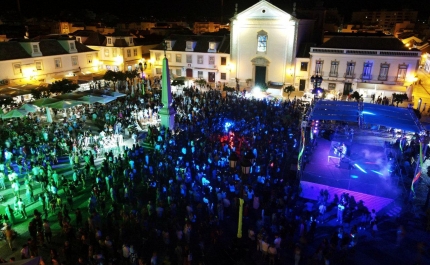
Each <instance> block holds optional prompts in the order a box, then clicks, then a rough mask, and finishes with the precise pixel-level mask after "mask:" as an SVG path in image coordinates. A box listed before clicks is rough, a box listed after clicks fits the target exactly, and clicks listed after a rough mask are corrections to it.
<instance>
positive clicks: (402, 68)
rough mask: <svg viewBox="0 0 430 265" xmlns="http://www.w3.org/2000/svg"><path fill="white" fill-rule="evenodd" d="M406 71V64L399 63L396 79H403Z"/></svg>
mask: <svg viewBox="0 0 430 265" xmlns="http://www.w3.org/2000/svg"><path fill="white" fill-rule="evenodd" d="M407 71H408V65H407V64H401V65H399V69H398V70H397V81H405V78H406V72H407Z"/></svg>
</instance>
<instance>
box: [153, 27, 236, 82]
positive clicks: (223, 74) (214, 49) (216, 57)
mask: <svg viewBox="0 0 430 265" xmlns="http://www.w3.org/2000/svg"><path fill="white" fill-rule="evenodd" d="M165 42H166V47H164V46H163V44H160V45H158V46H157V47H155V48H154V49H152V50H151V51H150V56H151V64H152V66H151V67H152V75H153V76H158V77H159V76H161V67H162V59H163V58H164V49H166V58H167V59H168V60H169V68H170V71H171V78H172V79H174V78H177V77H186V78H187V80H193V79H200V78H203V79H205V80H206V81H207V82H209V83H212V84H225V83H227V82H228V80H229V79H230V76H231V73H230V70H231V68H230V54H229V52H230V39H229V36H202V35H200V36H186V35H171V36H170V37H168V38H167V39H166V40H165ZM212 87H213V85H212Z"/></svg>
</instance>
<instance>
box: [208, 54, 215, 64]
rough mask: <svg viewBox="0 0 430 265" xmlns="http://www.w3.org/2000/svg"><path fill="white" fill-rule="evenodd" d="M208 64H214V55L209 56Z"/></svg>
mask: <svg viewBox="0 0 430 265" xmlns="http://www.w3.org/2000/svg"><path fill="white" fill-rule="evenodd" d="M209 64H210V65H214V64H215V57H214V56H209Z"/></svg>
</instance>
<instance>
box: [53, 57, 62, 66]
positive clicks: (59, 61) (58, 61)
mask: <svg viewBox="0 0 430 265" xmlns="http://www.w3.org/2000/svg"><path fill="white" fill-rule="evenodd" d="M54 65H55V68H61V59H60V58H54Z"/></svg>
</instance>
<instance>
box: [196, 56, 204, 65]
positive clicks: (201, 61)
mask: <svg viewBox="0 0 430 265" xmlns="http://www.w3.org/2000/svg"><path fill="white" fill-rule="evenodd" d="M197 63H198V64H203V55H198V56H197Z"/></svg>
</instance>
